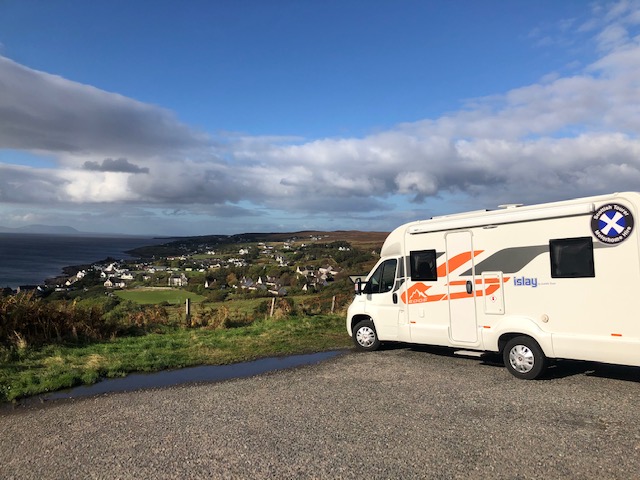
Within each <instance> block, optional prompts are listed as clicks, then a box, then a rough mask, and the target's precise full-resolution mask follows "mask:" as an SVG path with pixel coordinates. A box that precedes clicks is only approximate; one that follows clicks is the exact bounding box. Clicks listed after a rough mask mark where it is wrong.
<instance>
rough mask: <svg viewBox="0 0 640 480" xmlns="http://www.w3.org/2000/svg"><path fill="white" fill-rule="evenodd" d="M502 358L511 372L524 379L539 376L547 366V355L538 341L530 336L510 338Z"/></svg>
mask: <svg viewBox="0 0 640 480" xmlns="http://www.w3.org/2000/svg"><path fill="white" fill-rule="evenodd" d="M502 358H503V360H504V364H505V366H506V367H507V370H509V373H511V375H513V376H514V377H516V378H520V379H523V380H533V379H534V378H538V377H539V376H540V374H542V372H543V371H544V370H545V368H547V357H545V355H544V353H543V352H542V349H541V348H540V346H539V345H538V343H537V342H536V341H535V340H534V339H532V338H530V337H525V336H521V337H516V338H512V339H511V340H509V342H507V345H506V346H505V347H504V351H503V352H502Z"/></svg>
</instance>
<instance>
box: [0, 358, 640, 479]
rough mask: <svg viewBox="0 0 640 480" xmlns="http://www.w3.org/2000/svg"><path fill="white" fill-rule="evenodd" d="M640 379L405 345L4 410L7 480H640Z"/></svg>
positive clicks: (609, 369)
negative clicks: (540, 371) (521, 365)
mask: <svg viewBox="0 0 640 480" xmlns="http://www.w3.org/2000/svg"><path fill="white" fill-rule="evenodd" d="M639 405H640V368H630V367H613V366H606V365H596V364H590V363H581V362H561V363H559V364H558V365H557V366H556V367H554V368H552V369H550V370H549V373H548V375H547V376H546V377H545V378H544V379H542V380H538V381H522V380H518V379H515V378H513V377H512V376H511V375H510V374H509V373H508V372H507V370H506V369H505V368H504V367H503V366H501V365H500V364H498V363H493V362H490V361H489V362H488V361H482V360H479V359H475V358H465V357H457V356H453V355H451V353H450V351H449V350H444V349H437V348H412V347H408V346H396V347H393V348H387V349H384V350H381V351H378V352H372V353H354V352H349V353H346V354H345V355H341V356H337V357H334V358H332V359H330V360H327V361H324V362H322V363H319V364H315V365H310V366H305V367H299V368H295V369H291V370H281V371H277V372H273V373H266V374H262V375H259V376H255V377H250V378H242V379H236V380H227V381H223V382H218V383H208V384H197V385H183V386H175V387H170V388H164V389H154V390H142V391H136V392H130V393H115V394H107V395H101V396H97V397H92V398H83V399H78V400H62V401H54V402H46V403H44V404H41V405H31V406H27V407H18V408H15V409H13V410H7V409H4V410H2V411H0V478H3V479H14V478H15V479H23V478H38V479H48V478H52V479H53V478H55V479H62V478H77V479H88V478H122V479H129V478H131V479H133V478H136V479H139V478H167V479H168V478H181V479H183V478H187V479H188V478H215V479H218V478H221V479H222V478H247V479H249V478H250V479H263V478H278V479H285V478H291V479H293V478H296V479H298V478H322V479H325V478H368V479H378V478H379V479H383V478H385V479H386V478H398V479H400V478H402V479H408V478H426V479H458V478H480V479H483V478H491V479H526V478H537V479H539V478H545V479H553V478H571V479H573V478H580V479H591V478H593V479H595V478H598V479H617V478H620V479H630V478H640V415H639V413H638V406H639Z"/></svg>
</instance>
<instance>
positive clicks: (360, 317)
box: [349, 313, 376, 335]
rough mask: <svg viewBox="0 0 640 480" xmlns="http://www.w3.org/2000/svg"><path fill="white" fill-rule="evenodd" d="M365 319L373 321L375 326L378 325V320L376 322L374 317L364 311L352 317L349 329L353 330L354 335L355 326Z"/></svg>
mask: <svg viewBox="0 0 640 480" xmlns="http://www.w3.org/2000/svg"><path fill="white" fill-rule="evenodd" d="M363 320H369V321H370V322H372V323H373V325H374V327H375V325H376V322H374V321H373V318H371V317H370V316H369V315H367V314H364V313H358V314H357V315H354V316H353V317H351V325H350V329H349V331H350V332H351V335H353V327H355V326H356V325H357V324H358V323H360V322H361V321H363Z"/></svg>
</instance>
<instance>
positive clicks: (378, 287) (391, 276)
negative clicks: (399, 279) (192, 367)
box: [367, 258, 398, 293]
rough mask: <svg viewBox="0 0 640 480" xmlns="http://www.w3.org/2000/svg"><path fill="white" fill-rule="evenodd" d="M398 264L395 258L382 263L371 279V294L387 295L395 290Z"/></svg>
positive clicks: (368, 288) (369, 289)
mask: <svg viewBox="0 0 640 480" xmlns="http://www.w3.org/2000/svg"><path fill="white" fill-rule="evenodd" d="M397 264H398V261H397V260H396V259H395V258H394V259H390V260H386V261H384V262H383V263H381V264H380V266H379V267H378V268H376V271H375V272H373V275H371V277H370V278H369V285H368V287H367V290H368V291H369V292H370V293H385V292H390V291H391V290H393V286H394V284H395V282H396V266H397Z"/></svg>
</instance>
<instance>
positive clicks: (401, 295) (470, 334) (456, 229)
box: [347, 192, 640, 366]
mask: <svg viewBox="0 0 640 480" xmlns="http://www.w3.org/2000/svg"><path fill="white" fill-rule="evenodd" d="M610 207H611V208H610ZM616 210H620V211H621V212H623V213H621V214H617V213H616ZM605 211H606V212H610V213H606V214H605V215H609V216H610V217H612V218H611V219H610V218H609V217H607V216H603V215H602V212H605ZM614 214H615V215H616V216H615V217H614ZM623 214H624V218H623V219H622V220H620V218H622V217H623ZM639 215H640V194H638V193H635V192H627V193H620V194H612V195H606V196H599V197H589V198H582V199H576V200H571V201H566V202H556V203H553V204H544V205H534V206H527V207H517V208H508V209H503V210H496V211H488V212H470V213H469V214H460V215H453V216H448V217H439V218H435V219H431V220H425V221H419V222H413V223H409V224H406V225H403V226H401V227H399V228H397V229H396V230H394V231H393V232H392V233H391V234H390V235H389V237H388V238H387V240H386V241H385V244H384V246H383V248H382V251H381V259H380V261H379V262H378V264H377V265H376V267H374V269H373V270H372V272H371V273H370V274H369V276H368V277H367V279H368V280H369V279H370V278H371V276H372V275H373V274H374V272H375V271H376V269H377V268H378V266H379V265H382V264H383V263H384V262H385V261H387V260H389V259H397V261H398V262H402V263H403V264H404V266H405V267H404V269H402V268H401V269H399V270H398V272H399V273H398V279H397V282H396V285H395V287H394V289H393V291H388V292H385V293H375V294H371V293H363V294H361V295H357V296H356V298H355V299H354V302H353V303H352V305H351V306H350V307H349V311H348V316H347V330H348V331H349V334H351V329H352V328H353V326H354V324H355V322H357V321H359V320H362V319H365V318H369V319H371V320H372V321H373V322H374V324H375V326H376V330H377V332H378V337H379V339H380V340H381V341H385V340H388V341H390V340H393V341H405V342H410V343H421V344H431V345H443V346H450V347H456V348H458V347H459V348H464V349H467V350H479V351H494V352H498V351H500V350H501V348H502V347H504V342H505V339H507V338H512V337H513V336H515V335H527V336H530V337H532V338H533V339H535V340H536V342H537V343H538V344H539V345H540V347H541V348H542V350H543V352H544V354H545V355H546V356H547V357H549V358H565V359H577V360H592V361H599V362H605V363H615V364H623V365H636V366H640V291H639V290H640V242H639V236H638V235H639V233H638V228H640V227H638V228H634V218H635V219H637V218H640V217H639ZM600 218H603V219H604V220H603V221H604V223H602V222H600V223H598V222H599V219H600ZM616 222H618V223H617V224H616ZM597 225H600V226H601V229H602V230H601V231H598V232H596V231H595V228H596V226H597ZM625 227H626V230H623V228H625ZM602 232H608V233H609V235H610V236H607V235H605V234H604V233H602ZM589 239H590V240H589ZM565 240H566V241H570V242H573V241H577V242H586V243H591V246H592V251H593V254H592V262H593V266H592V268H593V272H594V274H593V275H592V276H589V275H582V274H580V275H578V274H576V276H569V277H567V276H566V274H565V273H564V272H563V273H562V274H561V276H559V275H560V274H558V273H557V272H558V271H559V270H557V269H556V270H555V272H556V273H555V274H554V273H552V263H551V258H552V257H553V258H554V261H555V262H558V261H559V260H558V259H559V258H560V257H563V261H564V259H566V255H567V254H566V253H565V250H553V251H554V252H560V253H553V254H552V253H551V251H552V249H551V247H550V241H553V242H556V243H554V245H557V241H560V242H563V241H565ZM563 245H564V244H563ZM554 248H555V247H554ZM572 248H573V247H572ZM576 248H578V247H576ZM422 251H435V252H436V257H437V260H436V265H437V279H432V280H427V281H421V280H415V279H414V280H412V278H411V271H412V270H411V266H410V264H411V262H410V260H409V259H410V256H411V253H412V252H414V253H415V252H422ZM567 251H569V252H570V253H571V252H573V250H567ZM571 254H572V253H571ZM579 258H582V257H579ZM576 262H577V260H576ZM405 272H406V273H405ZM469 291H470V292H471V293H468V292H469Z"/></svg>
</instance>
